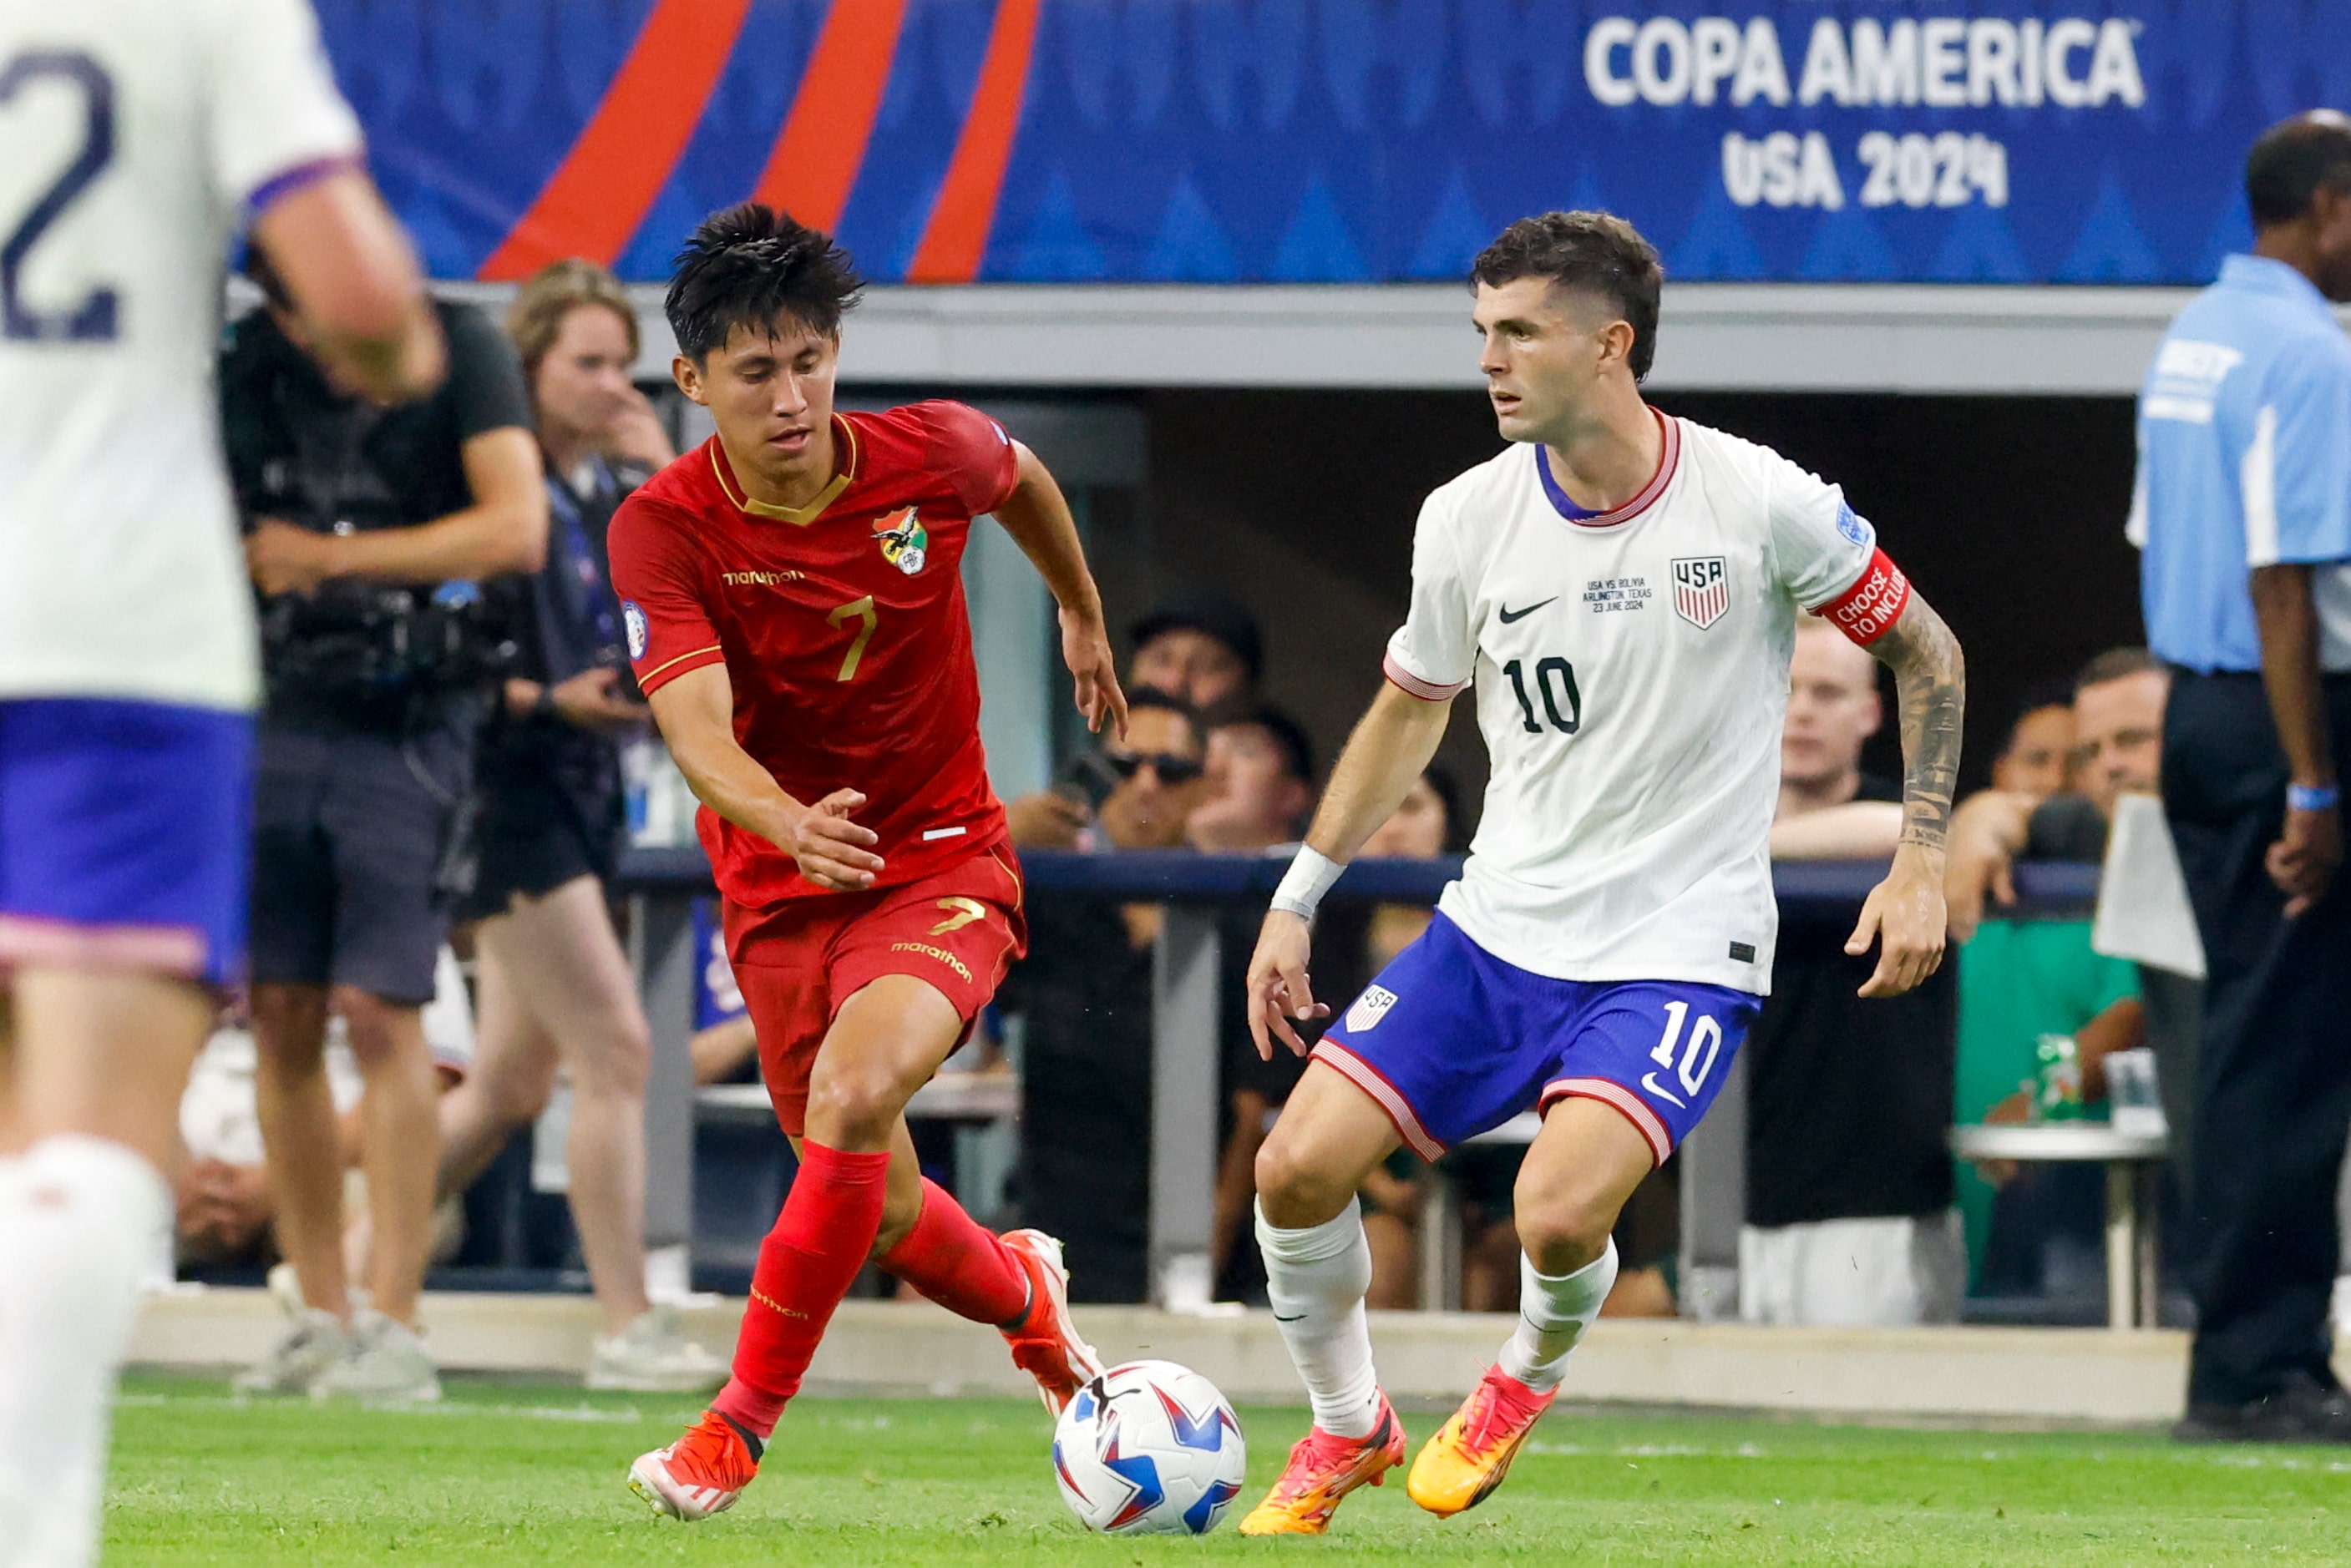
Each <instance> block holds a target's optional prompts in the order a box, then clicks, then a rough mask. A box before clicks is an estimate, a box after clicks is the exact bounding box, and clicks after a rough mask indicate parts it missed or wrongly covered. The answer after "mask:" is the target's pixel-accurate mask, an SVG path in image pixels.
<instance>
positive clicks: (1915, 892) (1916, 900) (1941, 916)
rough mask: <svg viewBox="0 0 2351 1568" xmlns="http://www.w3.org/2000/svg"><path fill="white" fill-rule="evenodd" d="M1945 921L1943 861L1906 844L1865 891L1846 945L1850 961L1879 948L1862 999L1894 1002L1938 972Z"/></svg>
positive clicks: (1937, 855) (1934, 852)
mask: <svg viewBox="0 0 2351 1568" xmlns="http://www.w3.org/2000/svg"><path fill="white" fill-rule="evenodd" d="M1948 929H1949V915H1948V914H1947V912H1946V909H1945V906H1944V902H1943V857H1942V853H1941V852H1940V851H1939V850H1934V849H1928V848H1926V847H1924V846H1920V845H1916V844H1905V845H1903V846H1901V847H1900V848H1898V849H1896V851H1895V852H1894V868H1893V869H1892V870H1890V871H1888V872H1887V873H1886V880H1885V881H1883V882H1880V883H1879V884H1878V885H1877V886H1876V887H1875V888H1871V889H1870V890H1869V898H1867V900H1866V901H1865V902H1864V903H1863V904H1862V906H1861V919H1860V921H1859V923H1857V924H1856V925H1855V927H1854V928H1853V935H1851V936H1850V937H1847V938H1846V939H1845V943H1844V950H1845V951H1846V952H1848V953H1850V954H1852V955H1853V956H1854V957H1855V958H1859V957H1861V956H1862V955H1863V954H1864V953H1866V952H1867V951H1869V944H1870V942H1871V941H1872V940H1876V942H1877V944H1878V952H1877V968H1876V971H1875V972H1873V973H1872V974H1871V975H1870V977H1869V979H1868V980H1867V981H1865V982H1864V983H1863V985H1862V988H1861V991H1860V992H1859V994H1861V995H1863V996H1899V995H1901V994H1902V993H1903V992H1906V991H1908V990H1909V989H1910V988H1911V987H1913V986H1915V985H1917V984H1918V982H1919V981H1923V980H1925V979H1926V978H1927V977H1928V975H1930V974H1932V973H1934V972H1935V971H1937V970H1938V969H1940V968H1942V967H1943V943H1944V941H1945V940H1947V938H1946V933H1947V931H1948Z"/></svg>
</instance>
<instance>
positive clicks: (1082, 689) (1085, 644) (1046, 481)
mask: <svg viewBox="0 0 2351 1568" xmlns="http://www.w3.org/2000/svg"><path fill="white" fill-rule="evenodd" d="M1012 450H1013V452H1014V453H1015V455H1016V456H1017V458H1018V460H1019V471H1018V476H1017V477H1016V478H1015V479H1014V480H1013V482H1012V493H1010V494H1009V495H1007V496H1006V497H1005V498H1004V500H1003V501H1002V502H1001V503H999V504H998V506H997V508H996V520H997V522H998V523H1000V524H1003V525H1004V531H1005V532H1006V533H1007V534H1009V535H1012V541H1013V543H1014V544H1016V545H1019V546H1020V552H1021V554H1023V555H1025V556H1028V557H1029V560H1030V562H1032V563H1033V564H1034V565H1035V566H1036V567H1037V575H1038V576H1040V577H1043V578H1044V579H1045V586H1046V587H1048V588H1050V589H1051V590H1052V594H1053V602H1054V603H1055V604H1056V605H1058V606H1060V607H1061V659H1062V662H1063V663H1065V664H1067V665H1068V666H1069V667H1070V674H1071V677H1072V678H1074V679H1075V680H1076V681H1077V699H1078V711H1079V712H1081V713H1083V714H1084V715H1085V716H1086V728H1087V729H1089V730H1093V731H1099V730H1101V729H1102V724H1103V722H1105V721H1107V722H1109V724H1110V727H1111V733H1112V734H1113V735H1115V736H1116V737H1117V738H1118V739H1120V740H1121V741H1123V740H1125V739H1126V693H1125V692H1123V691H1120V690H1119V685H1118V668H1117V664H1116V661H1115V660H1113V659H1112V657H1111V651H1110V628H1108V627H1107V626H1105V625H1104V624H1103V623H1102V590H1101V589H1099V588H1097V587H1094V575H1093V573H1092V571H1091V570H1089V569H1088V567H1087V566H1086V552H1085V546H1084V545H1082V544H1081V543H1080V541H1079V539H1078V524H1077V519H1076V518H1074V517H1072V516H1071V514H1070V504H1069V502H1068V501H1067V500H1066V499H1065V498H1064V497H1063V496H1062V494H1061V486H1060V485H1059V484H1056V483H1053V475H1052V473H1051V472H1050V471H1049V470H1047V468H1046V467H1045V465H1044V463H1043V462H1040V461H1039V459H1038V457H1037V454H1036V453H1035V452H1030V451H1029V449H1028V448H1027V447H1025V446H1023V445H1022V444H1021V443H1020V442H1019V441H1014V442H1013V443H1012Z"/></svg>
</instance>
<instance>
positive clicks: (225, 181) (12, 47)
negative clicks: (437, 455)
mask: <svg viewBox="0 0 2351 1568" xmlns="http://www.w3.org/2000/svg"><path fill="white" fill-rule="evenodd" d="M0 165H5V167H7V168H8V169H9V170H10V171H12V172H11V174H10V176H9V178H8V179H7V181H6V182H5V191H6V192H9V194H8V195H6V196H5V197H0V201H7V202H14V201H16V199H17V196H18V195H19V194H20V193H21V195H22V198H23V202H24V204H23V205H22V206H21V207H18V206H11V207H9V208H7V209H5V213H0V222H5V223H12V224H13V225H14V232H15V234H16V239H15V240H13V241H12V242H11V243H10V246H9V251H8V265H7V266H6V269H5V283H0V560H5V562H6V563H7V565H6V567H5V571H0V800H5V802H6V809H5V812H0V981H5V988H6V989H5V993H0V1148H5V1149H6V1150H7V1151H9V1152H8V1158H5V1159H0V1561H5V1562H6V1563H12V1564H14V1563H39V1564H41V1565H42V1568H71V1565H75V1564H79V1563H87V1562H88V1561H89V1560H90V1558H91V1556H92V1555H93V1554H94V1553H95V1552H96V1548H97V1538H98V1516H99V1494H100V1492H101V1490H102V1483H103V1480H104V1474H103V1472H104V1465H105V1454H106V1441H107V1410H108V1404H109V1399H110V1394H111V1391H112V1388H113V1384H114V1374H115V1369H116V1367H117V1366H119V1365H120V1360H121V1357H122V1353H123V1349H124V1346H125V1344H126V1342H127V1340H128V1337H129V1335H130V1332H131V1322H132V1319H133V1316H134V1314H135V1306H136V1302H135V1297H134V1294H133V1287H134V1282H136V1280H137V1279H138V1278H139V1276H140V1274H141V1271H142V1270H143V1269H144V1268H145V1267H146V1266H147V1264H148V1262H149V1260H150V1259H151V1258H152V1256H153V1253H154V1251H155V1247H156V1243H157V1241H158V1240H159V1239H160V1238H161V1237H162V1235H163V1234H164V1233H165V1232H166V1230H167V1227H168V1226H169V1225H170V1223H171V1216H172V1196H171V1189H170V1188H169V1186H168V1185H167V1184H166V1183H165V1181H164V1179H163V1177H162V1172H161V1169H160V1167H161V1166H162V1163H163V1161H164V1160H165V1159H166V1158H168V1157H169V1153H170V1150H171V1148H172V1140H173V1137H174V1128H175V1127H176V1125H177V1120H178V1115H179V1104H180V1091H181V1088H182V1086H183V1085H184V1084H185V1083H186V1081H187V1075H188V1066H189V1064H190V1063H191V1062H192V1061H193V1060H194V1057H195V1054H196V1049H197V1047H198V1046H199V1045H200V1044H203V1042H204V1036H205V1033H207V1031H209V1030H210V1028H211V1026H212V1019H213V1012H214V1007H215V1005H216V1003H217V992H216V988H217V987H219V986H220V985H221V983H222V982H223V981H225V980H227V979H228V978H229V977H230V976H231V974H232V972H233V971H235V970H236V969H237V968H239V967H240V966H241V964H242V962H243V960H244V950H245V877H246V855H247V846H246V819H247V815H248V810H249V807H248V800H249V794H250V790H251V783H252V769H253V745H254V740H253V736H254V729H253V718H252V711H253V707H254V703H255V701H256V697H257V696H258V694H259V670H258V666H257V651H256V646H255V636H254V626H253V605H252V599H251V596H250V593H249V591H248V589H247V588H246V580H245V565H244V558H243V556H242V555H241V553H240V551H239V549H238V545H237V536H236V529H235V522H234V520H233V516H232V514H231V509H230V502H229V493H228V483H227V480H226V477H225V474H224V473H223V472H222V466H221V458H220V436H219V431H218V426H217V422H216V421H217V420H218V414H217V411H216V409H215V404H214V395H213V389H212V379H211V373H210V367H211V363H212V347H213V344H214V339H215V338H216V337H217V336H218V334H219V329H220V309H221V292H220V291H221V274H222V258H223V255H224V253H225V250H226V247H227V244H228V239H229V235H230V233H231V231H232V229H233V228H235V226H236V224H237V223H238V222H239V221H240V214H242V215H243V218H244V219H245V220H246V221H247V222H249V223H250V225H251V232H252V238H253V241H254V243H255V244H258V245H260V246H261V247H262V249H263V250H264V251H265V252H266V253H267V254H268V255H269V257H270V259H271V260H272V261H273V262H275V263H276V265H277V267H278V269H279V270H280V271H281V272H282V274H283V275H284V276H285V278H286V280H287V285H288V286H289V287H290V288H291V289H292V291H293V293H294V296H295V297H296V299H297V300H298V303H299V305H300V307H301V309H302V311H303V313H304V315H305V317H306V318H307V319H308V322H309V324H310V325H311V326H312V327H314V328H315V329H316V333H317V338H318V341H319V345H320V348H321V351H322V352H323V353H325V354H326V355H328V356H329V358H332V359H334V360H335V361H336V362H337V369H338V371H339V373H341V374H344V375H346V376H348V377H349V378H350V379H351V380H352V381H354V382H355V383H357V384H359V385H361V386H364V387H366V388H367V389H369V390H370V391H371V392H373V393H375V394H377V395H379V396H382V397H386V398H392V397H404V396H410V395H413V394H415V393H417V392H420V391H423V390H425V389H429V388H430V387H431V386H432V385H433V383H434V381H435V380H437V379H439V376H440V373H441V371H440V367H441V358H442V350H441V342H440V337H439V334H438V331H437V329H436V327H434V323H433V318H432V317H431V316H430V315H429V314H428V312H427V311H426V309H425V307H424V301H423V293H422V286H421V282H420V279H419V278H418V275H417V272H416V266H415V263H414V260H413V258H412V256H411V255H410V254H409V251H408V247H407V244H406V243H405V241H404V240H403V239H402V235H401V234H400V232H399V230H398V228H397V227H396V226H395V225H394V224H393V223H392V219H391V217H390V216H389V214H387V213H385V211H384V209H383V205H382V203H381V202H380V201H379V200H378V198H377V196H376V193H375V190H374V187H373V186H372V185H371V183H370V182H369V181H368V179H367V176H366V175H365V174H364V173H363V172H361V169H360V130H359V125H358V122H357V121H356V120H354V119H352V117H351V113H350V109H348V108H346V107H345V105H344V103H343V101H342V99H340V97H339V96H337V94H336V91H335V88H334V84H333V80H332V78H330V77H329V74H328V71H327V62H326V59H325V57H324V56H323V55H321V53H320V52H319V42H318V29H317V24H316V23H315V21H314V20H313V19H312V17H311V16H310V14H309V9H308V6H307V5H304V4H302V3H301V0H217V3H215V4H211V5H203V6H190V5H181V4H178V3H176V0H91V3H90V4H88V5H78V6H74V7H70V8H67V9H62V10H61V9H60V8H58V7H57V6H55V5H35V4H31V3H30V0H0ZM15 171H25V177H24V178H23V179H21V180H20V179H18V178H16V172H15ZM44 192H46V194H44Z"/></svg>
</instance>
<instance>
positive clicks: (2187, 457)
mask: <svg viewBox="0 0 2351 1568" xmlns="http://www.w3.org/2000/svg"><path fill="white" fill-rule="evenodd" d="M2245 193H2246V197H2247V201H2248V203H2249V205H2250V206H2251V208H2252V217H2253V226H2254V230H2255V238H2254V243H2253V254H2251V255H2232V256H2231V257H2229V259H2228V261H2227V262H2226V263H2225V264H2224V265H2222V267H2221V269H2220V280H2219V281H2218V282H2217V283H2215V284H2214V285H2213V286H2211V287H2210V288H2208V289H2206V290H2205V291H2204V292H2203V293H2201V294H2199V295H2198V296H2196V298H2195V299H2194V300H2193V301H2191V302H2190V303H2189V306H2188V307H2187V308H2186V309H2185V310H2183V311H2181V312H2180V313H2179V317H2178V318H2177V319H2176V320H2174V321H2173V323H2172V325H2171V330H2170V331H2169V332H2168V333H2167V334H2166V335H2165V337H2164V340H2163V346H2162V348H2160V349H2159V350H2158V352H2157V354H2156V358H2155V362H2154V364H2153V365H2152V366H2150V367H2149V368H2148V370H2147V379H2146V381H2145V383H2144V384H2143V385H2142V387H2141V389H2140V391H2139V403H2138V481H2137V487H2136V490H2135V492H2134V493H2133V495H2132V499H2131V515H2130V526H2129V533H2130V537H2131V540H2132V542H2133V543H2135V544H2137V545H2139V546H2140V547H2141V549H2142V550H2143V551H2144V556H2143V558H2142V561H2141V587H2142V592H2143V594H2144V597H2145V608H2146V615H2147V634H2148V635H2147V640H2148V643H2149V645H2150V646H2151V647H2152V648H2153V649H2154V650H2155V652H2156V653H2157V655H2158V656H2159V657H2160V658H2162V659H2164V660H2165V661H2167V662H2168V663H2169V664H2170V665H2171V666H2172V667H2173V680H2172V688H2171V697H2170V701H2169V702H2168V705H2167V706H2166V709H2165V712H2164V747H2163V786H2164V787H2163V794H2164V808H2165V811H2166V813H2167V815H2168V816H2169V818H2170V821H2171V831H2172V836H2173V837H2174V838H2175V839H2176V840H2177V841H2178V844H2179V858H2180V865H2181V867H2182V869H2183V870H2184V871H2185V872H2186V873H2187V877H2188V885H2189V895H2190V897H2191V898H2193V900H2194V902H2195V905H2196V919H2197V924H2198V926H2199V929H2201V931H2202V934H2203V939H2204V949H2205V954H2206V962H2207V967H2208V969H2209V971H2210V976H2209V980H2208V985H2207V991H2206V1000H2205V1004H2204V1024H2203V1033H2202V1038H2201V1040H2200V1041H2199V1055H2198V1062H2197V1084H2196V1096H2195V1103H2196V1106H2197V1109H2196V1125H2197V1142H2196V1158H2195V1162H2194V1167H2193V1168H2192V1169H2190V1170H2189V1172H2188V1173H2187V1189H2188V1192H2189V1205H2188V1207H2189V1214H2188V1221H2189V1237H2188V1241H2189V1258H2190V1261H2191V1262H2190V1277H2191V1282H2192V1284H2193V1287H2194V1291H2195V1295H2196V1304H2197V1332H2196V1342H2195V1347H2194V1351H2193V1354H2192V1355H2191V1358H2190V1362H2189V1385H2188V1417H2187V1419H2186V1420H2184V1421H2182V1422H2181V1423H2180V1425H2179V1428H2178V1429H2177V1435H2178V1436H2179V1437H2181V1438H2191V1439H2201V1440H2213V1439H2220V1440H2241V1441H2242V1440H2271V1441H2301V1442H2308V1441H2328V1442H2351V1397H2346V1395H2345V1393H2344V1390H2343V1388H2342V1386H2340V1385H2339V1384H2338V1383H2337V1382H2336V1381H2335V1375H2334V1373H2333V1372H2332V1371H2331V1370H2330V1369H2329V1365H2328V1351H2329V1345H2328V1335H2327V1321H2326V1314H2327V1302H2328V1296H2329V1293H2330V1292H2331V1291H2332V1288H2333V1285H2334V1279H2335V1270H2336V1266H2337V1260H2338V1251H2339V1245H2340V1240H2339V1237H2338V1236H2337V1234H2336V1224H2335V1177H2336V1172H2337V1170H2338V1169H2339V1168H2340V1167H2341V1165H2342V1161H2343V1153H2344V1143H2345V1132H2346V1127H2351V887H2346V885H2344V884H2343V883H2342V882H2340V881H2338V879H2337V878H2336V877H2335V870H2336V867H2337V866H2338V865H2339V863H2340V862H2341V860H2342V855H2343V845H2342V825H2341V814H2340V810H2339V806H2338V799H2337V793H2336V784H2335V756H2336V754H2337V753H2338V752H2339V751H2340V750H2341V749H2342V748H2343V747H2345V746H2346V745H2351V338H2346V337H2345V335H2344V331H2343V327H2342V326H2341V324H2340V323H2339V322H2338V321H2337V320H2336V319H2335V312H2334V310H2333V308H2332V306H2330V304H2329V303H2328V302H2329V301H2336V302H2340V301H2344V300H2351V118H2346V117H2345V116H2343V115H2340V114H2336V113H2334V112H2332V111H2327V110H2319V111H2315V112H2313V113H2310V114H2304V115H2300V116H2297V117H2296V118H2294V119H2290V120H2287V121H2285V122H2284V123H2283V124H2281V125H2278V126H2275V127H2273V128H2272V129H2271V130H2269V131H2268V132H2266V133H2265V134H2264V135H2263V136H2262V139H2261V140H2259V141H2258V142H2256V143H2255V144H2254V146H2253V150H2252V154H2251V155H2250V157H2248V159H2247V160H2246V165H2245Z"/></svg>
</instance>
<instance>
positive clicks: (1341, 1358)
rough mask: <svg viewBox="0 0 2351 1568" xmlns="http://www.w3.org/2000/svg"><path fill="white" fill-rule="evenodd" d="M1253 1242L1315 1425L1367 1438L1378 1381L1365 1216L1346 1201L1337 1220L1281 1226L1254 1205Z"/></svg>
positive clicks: (1376, 1414)
mask: <svg viewBox="0 0 2351 1568" xmlns="http://www.w3.org/2000/svg"><path fill="white" fill-rule="evenodd" d="M1257 1244H1258V1250H1259V1251H1261V1252H1263V1253H1264V1254H1265V1293H1266V1300H1267V1301H1268V1303H1270V1305H1271V1306H1272V1308H1273V1321H1274V1322H1275V1323H1277V1324H1280V1325H1281V1342H1282V1343H1283V1344H1284V1345H1288V1346H1289V1347H1290V1361H1291V1363H1292V1364H1293V1365H1295V1366H1297V1368H1298V1376H1300V1377H1301V1378H1303V1379H1304V1380H1305V1383H1306V1397H1307V1398H1308V1400H1309V1401H1310V1402H1311V1404H1312V1405H1313V1407H1314V1424H1315V1425H1316V1426H1318V1427H1320V1428H1322V1429H1323V1430H1324V1431H1326V1432H1328V1433H1330V1434H1331V1435H1332V1436H1333V1437H1338V1438H1368V1437H1370V1436H1371V1435H1372V1429H1373V1428H1374V1427H1376V1426H1377V1425H1378V1424H1379V1418H1380V1384H1379V1377H1378V1375H1377V1374H1376V1373H1374V1371H1373V1370H1372V1331H1371V1326H1370V1324H1368V1323H1367V1322H1366V1321H1365V1319H1364V1292H1366V1291H1368V1290H1370V1289H1371V1288H1372V1244H1371V1241H1370V1240H1369V1238H1367V1237H1365V1236H1364V1219H1363V1215H1362V1214H1361V1213H1360V1212H1359V1211H1358V1210H1357V1209H1356V1207H1355V1205H1354V1203H1353V1201H1350V1202H1349V1203H1348V1205H1347V1208H1346V1211H1345V1212H1344V1213H1343V1214H1341V1215H1340V1216H1339V1217H1338V1218H1337V1219H1335V1220H1325V1221H1323V1222H1322V1224H1320V1225H1310V1226H1308V1227H1306V1228H1305V1229H1304V1230H1302V1231H1284V1230H1282V1229H1281V1228H1280V1226H1277V1225H1273V1224H1270V1223H1268V1222H1267V1220H1266V1217H1265V1207H1264V1205H1263V1204H1259V1206H1258V1210H1257Z"/></svg>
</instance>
